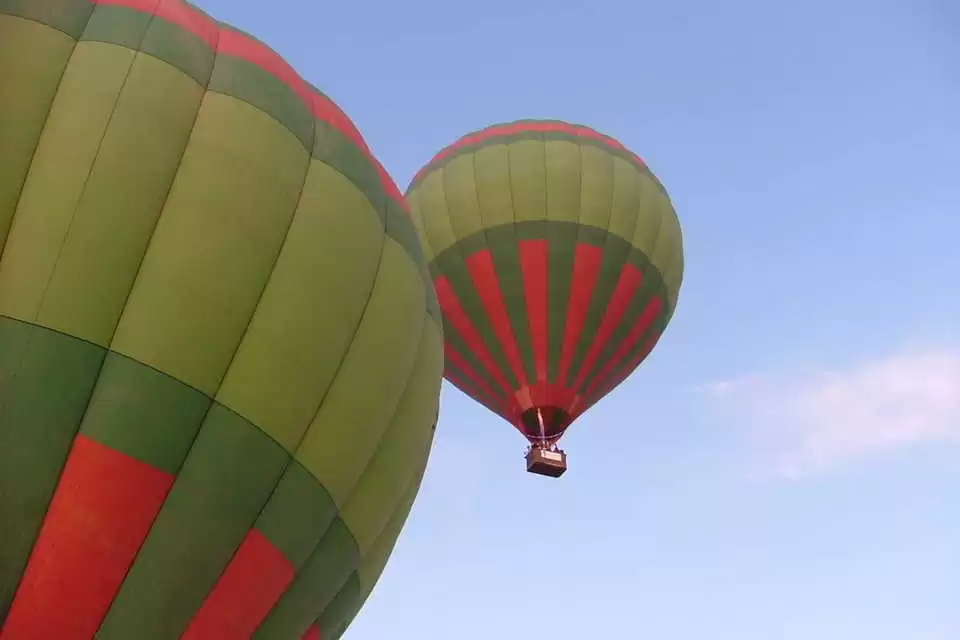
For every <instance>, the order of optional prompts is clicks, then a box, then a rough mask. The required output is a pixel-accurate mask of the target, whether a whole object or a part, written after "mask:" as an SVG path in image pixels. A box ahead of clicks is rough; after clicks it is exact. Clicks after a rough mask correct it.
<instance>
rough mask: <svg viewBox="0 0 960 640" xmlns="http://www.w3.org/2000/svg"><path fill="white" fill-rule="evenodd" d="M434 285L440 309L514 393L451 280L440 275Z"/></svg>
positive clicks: (502, 385) (506, 388)
mask: <svg viewBox="0 0 960 640" xmlns="http://www.w3.org/2000/svg"><path fill="white" fill-rule="evenodd" d="M433 287H434V289H435V290H436V292H437V301H438V302H439V303H440V310H441V311H443V315H444V317H446V319H447V321H448V322H449V323H450V326H451V327H452V328H453V329H455V330H456V331H457V333H459V334H460V337H461V338H462V339H463V341H464V342H465V343H466V345H467V347H469V348H470V350H471V351H472V352H473V355H474V356H476V358H477V359H478V360H479V361H480V364H482V365H483V366H484V367H486V369H487V371H489V372H490V375H491V376H493V379H494V381H495V382H496V383H497V384H498V385H500V387H501V388H502V389H503V391H504V392H505V393H506V394H507V395H510V394H512V393H513V390H512V389H511V388H510V385H509V384H507V380H506V378H505V377H504V376H503V372H502V371H500V369H499V367H497V365H496V363H494V361H493V358H491V357H490V352H489V351H487V348H486V346H484V344H483V338H481V337H480V334H479V333H478V332H477V329H476V327H474V326H473V322H472V321H471V320H470V316H468V315H467V313H466V312H465V311H464V310H463V307H462V306H461V305H460V300H459V299H458V298H457V294H456V293H454V291H453V287H451V286H450V281H449V280H447V279H446V277H444V276H439V277H438V278H437V279H436V280H434V281H433Z"/></svg>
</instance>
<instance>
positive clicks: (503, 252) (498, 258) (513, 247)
mask: <svg viewBox="0 0 960 640" xmlns="http://www.w3.org/2000/svg"><path fill="white" fill-rule="evenodd" d="M541 224H542V221H541ZM485 235H486V239H487V247H488V248H489V249H490V256H491V258H492V259H493V266H494V268H495V269H496V272H497V280H499V284H500V297H501V300H503V305H504V307H505V308H506V310H507V317H508V318H509V319H510V331H511V333H512V334H513V339H514V342H515V343H516V345H517V350H518V351H519V352H520V361H521V363H522V364H523V368H524V372H525V373H526V376H527V381H528V382H531V381H533V380H535V379H536V377H537V371H536V368H535V367H534V365H533V346H532V342H531V338H530V319H529V316H528V315H527V296H526V292H525V290H524V286H523V268H522V267H521V266H520V252H519V249H518V247H517V240H518V238H517V233H516V229H515V227H514V225H504V226H500V227H495V228H492V229H488V230H486V232H485ZM498 344H499V341H498ZM501 346H503V345H501ZM504 362H505V363H506V362H507V359H506V355H504ZM510 373H511V375H513V368H512V367H511V368H510ZM514 377H515V376H514ZM519 386H520V385H519V381H517V384H516V387H517V388H519Z"/></svg>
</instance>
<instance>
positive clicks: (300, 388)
mask: <svg viewBox="0 0 960 640" xmlns="http://www.w3.org/2000/svg"><path fill="white" fill-rule="evenodd" d="M383 242H384V230H383V227H382V226H381V224H380V222H379V221H378V219H377V214H376V212H375V211H374V210H373V208H372V206H371V205H370V202H369V201H368V200H367V199H366V198H365V197H364V195H363V193H362V192H360V191H359V190H358V189H357V188H356V186H354V184H353V183H351V182H350V181H349V180H348V179H347V178H345V177H344V176H343V175H342V174H340V173H338V172H336V171H334V170H333V169H331V168H330V167H329V166H327V165H326V164H323V163H322V162H319V161H316V160H314V161H313V162H312V163H311V166H310V171H309V173H308V175H307V181H306V184H305V185H304V188H303V195H302V197H301V198H300V203H299V205H298V207H297V212H296V215H295V216H294V220H293V224H292V225H291V227H290V232H289V234H288V235H287V240H286V243H285V244H284V246H283V249H282V250H281V252H280V257H279V258H278V260H277V264H276V266H275V267H274V269H273V273H272V274H271V276H270V281H269V283H268V284H267V288H266V290H265V291H264V293H263V297H262V298H261V300H260V304H259V305H258V307H257V310H256V312H255V313H254V315H253V319H252V320H251V321H250V326H249V328H248V329H247V332H246V334H245V335H244V337H243V341H242V343H241V344H240V347H239V348H238V350H237V354H236V356H235V358H234V360H233V363H232V364H231V365H230V369H229V370H228V371H227V374H226V377H225V378H224V381H223V385H222V387H221V388H220V391H219V393H218V394H217V399H218V400H219V401H220V402H221V403H222V404H224V405H226V406H228V407H230V408H231V409H233V410H235V411H237V412H238V413H240V414H241V415H243V416H244V417H246V418H247V419H249V420H250V421H252V422H253V423H255V424H257V425H259V426H260V427H261V428H262V429H263V430H264V431H266V432H267V433H268V434H269V435H270V436H271V437H272V438H273V439H274V440H276V441H277V442H279V443H280V444H281V445H283V447H284V448H286V449H287V450H288V451H290V452H293V451H295V450H296V448H297V446H298V445H299V443H300V440H301V439H302V438H303V435H304V433H305V431H306V429H307V427H308V426H309V425H310V423H311V421H312V420H313V418H314V416H315V414H316V412H317V409H318V408H319V406H320V403H321V400H322V399H323V397H324V395H325V394H326V392H327V390H328V389H329V388H330V385H331V383H332V382H333V379H334V377H335V376H336V373H337V369H338V367H339V366H340V363H341V361H342V360H343V358H344V355H345V354H346V352H347V349H348V348H349V347H350V342H351V340H352V339H353V336H354V334H355V332H356V330H357V326H358V324H359V323H360V320H361V318H362V316H363V313H364V308H365V307H366V304H367V300H368V299H369V297H370V293H371V291H372V289H373V283H374V279H375V277H376V274H377V268H378V266H379V264H380V254H381V250H382V247H383ZM408 262H409V260H408ZM418 279H419V276H418Z"/></svg>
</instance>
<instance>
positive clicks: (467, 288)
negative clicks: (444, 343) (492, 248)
mask: <svg viewBox="0 0 960 640" xmlns="http://www.w3.org/2000/svg"><path fill="white" fill-rule="evenodd" d="M486 240H487V239H486V231H485V230H484V231H481V232H480V233H478V234H474V235H472V236H470V237H469V238H468V239H466V240H464V241H463V242H462V243H459V244H457V245H454V246H453V248H452V250H447V251H444V252H443V254H442V255H440V256H438V257H437V260H436V264H437V266H438V267H439V269H440V272H441V273H442V274H443V276H444V277H445V278H446V279H447V281H448V282H449V283H450V288H451V289H452V290H453V293H454V295H456V297H457V300H458V301H459V302H460V306H461V307H462V308H463V311H464V313H465V314H466V315H467V317H468V318H469V319H470V322H471V324H472V325H473V327H474V329H476V330H477V334H478V335H479V336H480V338H481V340H483V344H484V346H485V347H486V349H487V351H488V352H489V353H490V357H491V358H492V359H493V363H494V366H496V367H497V369H498V371H500V373H501V374H502V376H503V379H504V380H506V381H507V384H509V385H511V386H512V387H513V388H516V381H515V380H514V376H513V373H512V371H511V370H510V368H509V367H507V364H506V358H505V357H504V355H503V349H502V347H501V346H500V341H499V340H497V337H496V334H495V333H494V332H493V325H492V324H491V323H490V319H489V318H488V317H487V310H486V309H485V308H484V306H483V301H482V300H481V299H480V294H479V292H478V291H477V289H476V287H474V286H473V279H472V278H471V277H470V272H469V270H468V269H467V265H466V263H465V262H464V256H469V255H471V254H472V253H474V252H475V251H479V250H480V249H482V248H485V247H486ZM447 333H448V334H449V335H450V336H453V335H457V334H458V332H457V331H455V330H454V329H453V328H450V330H449V331H447ZM460 337H462V336H460ZM448 339H450V338H449V337H448ZM470 351H472V349H471V350H470ZM478 366H479V367H480V369H479V370H480V371H486V368H485V367H483V366H481V365H479V364H478ZM495 388H498V389H499V385H496V386H495Z"/></svg>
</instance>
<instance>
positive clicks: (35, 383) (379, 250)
mask: <svg viewBox="0 0 960 640" xmlns="http://www.w3.org/2000/svg"><path fill="white" fill-rule="evenodd" d="M0 252H2V253H0V638H2V640H26V639H43V640H88V639H90V638H92V637H94V636H96V637H97V638H98V639H100V640H176V639H177V638H183V639H196V640H217V639H221V640H228V639H229V640H241V639H245V638H255V639H263V640H273V639H277V640H288V639H289V640H296V639H297V638H314V639H316V638H322V639H323V640H330V639H334V638H338V637H339V636H340V634H341V633H342V632H343V630H344V629H345V627H346V626H347V624H348V623H349V622H350V621H351V619H352V618H353V617H354V615H355V614H356V612H357V610H358V609H359V608H360V606H361V605H362V603H363V602H364V600H365V598H366V597H367V595H368V594H369V592H370V590H371V589H372V587H373V585H374V583H375V582H376V581H377V578H378V576H379V575H380V573H381V571H382V569H383V567H384V565H385V563H386V562H387V558H388V556H389V555H390V553H391V550H392V548H393V546H394V543H395V541H396V539H397V536H398V534H399V531H400V528H401V526H402V525H403V523H404V520H405V519H406V516H407V513H408V512H409V510H410V506H411V504H412V502H413V500H414V497H415V495H416V494H417V490H418V487H419V484H420V479H421V477H422V473H423V469H424V466H425V464H426V460H427V456H428V452H429V449H430V444H431V441H432V438H433V427H434V425H435V420H436V415H437V406H438V398H439V390H440V384H441V380H442V371H443V337H442V322H441V318H440V312H439V307H438V306H437V302H436V298H435V295H434V292H433V287H432V285H431V281H430V278H429V275H428V273H427V270H426V265H425V263H424V261H423V256H422V251H421V248H420V246H419V242H418V240H417V234H416V228H415V227H414V224H413V221H412V219H411V218H410V216H409V214H408V213H407V211H406V209H405V205H404V203H403V198H402V196H401V194H400V193H399V191H398V189H397V188H396V186H395V185H394V184H393V182H391V181H390V179H389V178H388V177H387V176H386V174H385V173H384V171H383V169H382V168H381V167H380V165H379V164H378V163H377V161H376V160H375V159H374V158H373V157H372V155H371V154H370V152H369V150H368V148H367V146H366V145H365V144H364V142H363V140H362V139H361V137H360V135H359V134H358V133H357V131H356V129H355V128H354V127H353V125H352V124H351V123H350V121H349V120H348V119H347V117H346V116H345V115H344V114H343V113H342V112H341V111H340V110H339V109H338V108H337V107H336V106H335V105H334V104H333V103H332V102H330V100H328V99H327V98H326V97H324V96H323V95H322V94H321V93H320V92H319V91H317V90H316V89H315V88H313V87H312V86H310V85H309V84H307V83H306V82H305V81H304V80H302V79H301V78H300V76H298V75H297V74H296V73H295V72H294V71H293V70H292V69H291V68H290V67H289V66H288V65H287V64H286V63H284V62H283V60H281V59H280V57H279V56H277V55H276V54H275V53H274V52H272V51H271V50H270V49H268V48H267V47H266V46H264V45H263V44H261V43H259V42H257V41H256V40H255V39H254V38H252V37H250V36H248V35H246V34H243V33H241V32H239V31H237V30H235V29H232V28H231V27H229V26H227V25H224V24H220V23H217V22H216V21H214V20H212V19H211V18H209V17H208V16H207V15H205V14H204V13H202V12H201V11H199V10H198V9H196V8H194V7H193V6H191V5H189V4H187V3H186V2H183V1H182V0H0Z"/></svg>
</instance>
